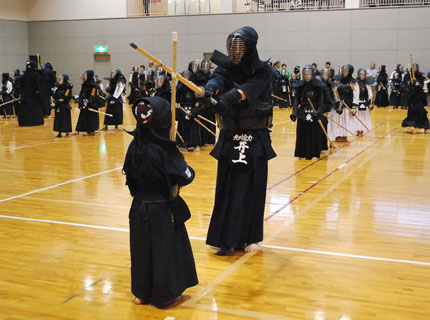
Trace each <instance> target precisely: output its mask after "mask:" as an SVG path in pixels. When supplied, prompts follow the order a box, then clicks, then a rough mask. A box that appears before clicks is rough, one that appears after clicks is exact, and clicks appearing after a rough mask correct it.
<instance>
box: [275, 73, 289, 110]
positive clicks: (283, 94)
mask: <svg viewBox="0 0 430 320" xmlns="http://www.w3.org/2000/svg"><path fill="white" fill-rule="evenodd" d="M276 92H277V95H278V96H279V97H280V98H282V99H283V100H281V99H277V100H278V103H279V108H280V109H286V108H288V107H289V106H290V103H289V101H290V100H289V99H291V97H290V81H289V79H288V76H287V70H286V69H281V72H280V76H279V77H278V79H277V80H276Z"/></svg>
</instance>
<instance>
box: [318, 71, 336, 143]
mask: <svg viewBox="0 0 430 320" xmlns="http://www.w3.org/2000/svg"><path fill="white" fill-rule="evenodd" d="M326 65H327V63H326ZM333 72H334V70H333V69H332V68H325V69H323V70H321V71H320V79H321V81H322V82H323V84H324V85H323V96H324V102H323V107H322V108H321V114H325V113H332V112H334V113H335V114H336V111H335V109H336V104H335V102H334V101H335V98H334V91H333V88H334V87H333V84H332V80H331V79H332V77H333ZM333 116H334V115H333ZM321 122H322V123H323V125H324V129H325V131H326V132H328V119H327V118H326V117H324V116H323V117H321ZM321 141H322V151H327V150H328V140H327V136H326V134H325V133H324V132H323V131H322V129H321Z"/></svg>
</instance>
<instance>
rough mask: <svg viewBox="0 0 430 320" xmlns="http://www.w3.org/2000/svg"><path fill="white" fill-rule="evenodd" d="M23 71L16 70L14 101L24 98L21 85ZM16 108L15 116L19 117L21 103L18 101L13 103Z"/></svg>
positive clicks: (14, 75)
mask: <svg viewBox="0 0 430 320" xmlns="http://www.w3.org/2000/svg"><path fill="white" fill-rule="evenodd" d="M21 79H22V75H21V70H19V69H16V70H15V71H14V74H13V84H12V86H13V97H12V98H14V99H19V98H21V96H22V85H21ZM13 106H14V108H15V115H18V114H19V113H20V111H21V101H16V102H14V103H13Z"/></svg>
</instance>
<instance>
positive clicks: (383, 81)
mask: <svg viewBox="0 0 430 320" xmlns="http://www.w3.org/2000/svg"><path fill="white" fill-rule="evenodd" d="M375 105H376V106H377V107H382V108H385V107H387V106H388V74H387V71H386V70H385V65H381V66H380V67H379V73H378V77H377V78H376V97H375Z"/></svg>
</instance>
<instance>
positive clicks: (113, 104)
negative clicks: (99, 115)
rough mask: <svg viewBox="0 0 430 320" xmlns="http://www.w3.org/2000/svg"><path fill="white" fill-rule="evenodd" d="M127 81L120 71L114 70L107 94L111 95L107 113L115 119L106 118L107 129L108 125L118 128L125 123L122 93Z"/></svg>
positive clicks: (108, 99)
mask: <svg viewBox="0 0 430 320" xmlns="http://www.w3.org/2000/svg"><path fill="white" fill-rule="evenodd" d="M125 83H126V79H125V77H124V75H123V74H122V73H121V70H119V69H113V70H112V72H111V78H110V79H109V85H108V87H107V88H106V92H107V93H108V94H109V96H108V98H107V99H106V101H107V107H106V113H108V114H111V115H113V117H110V116H107V115H106V116H105V119H104V125H105V129H106V128H107V126H108V125H115V126H118V125H120V124H122V123H123V110H122V104H123V102H124V101H123V99H122V93H123V92H124V90H125Z"/></svg>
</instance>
